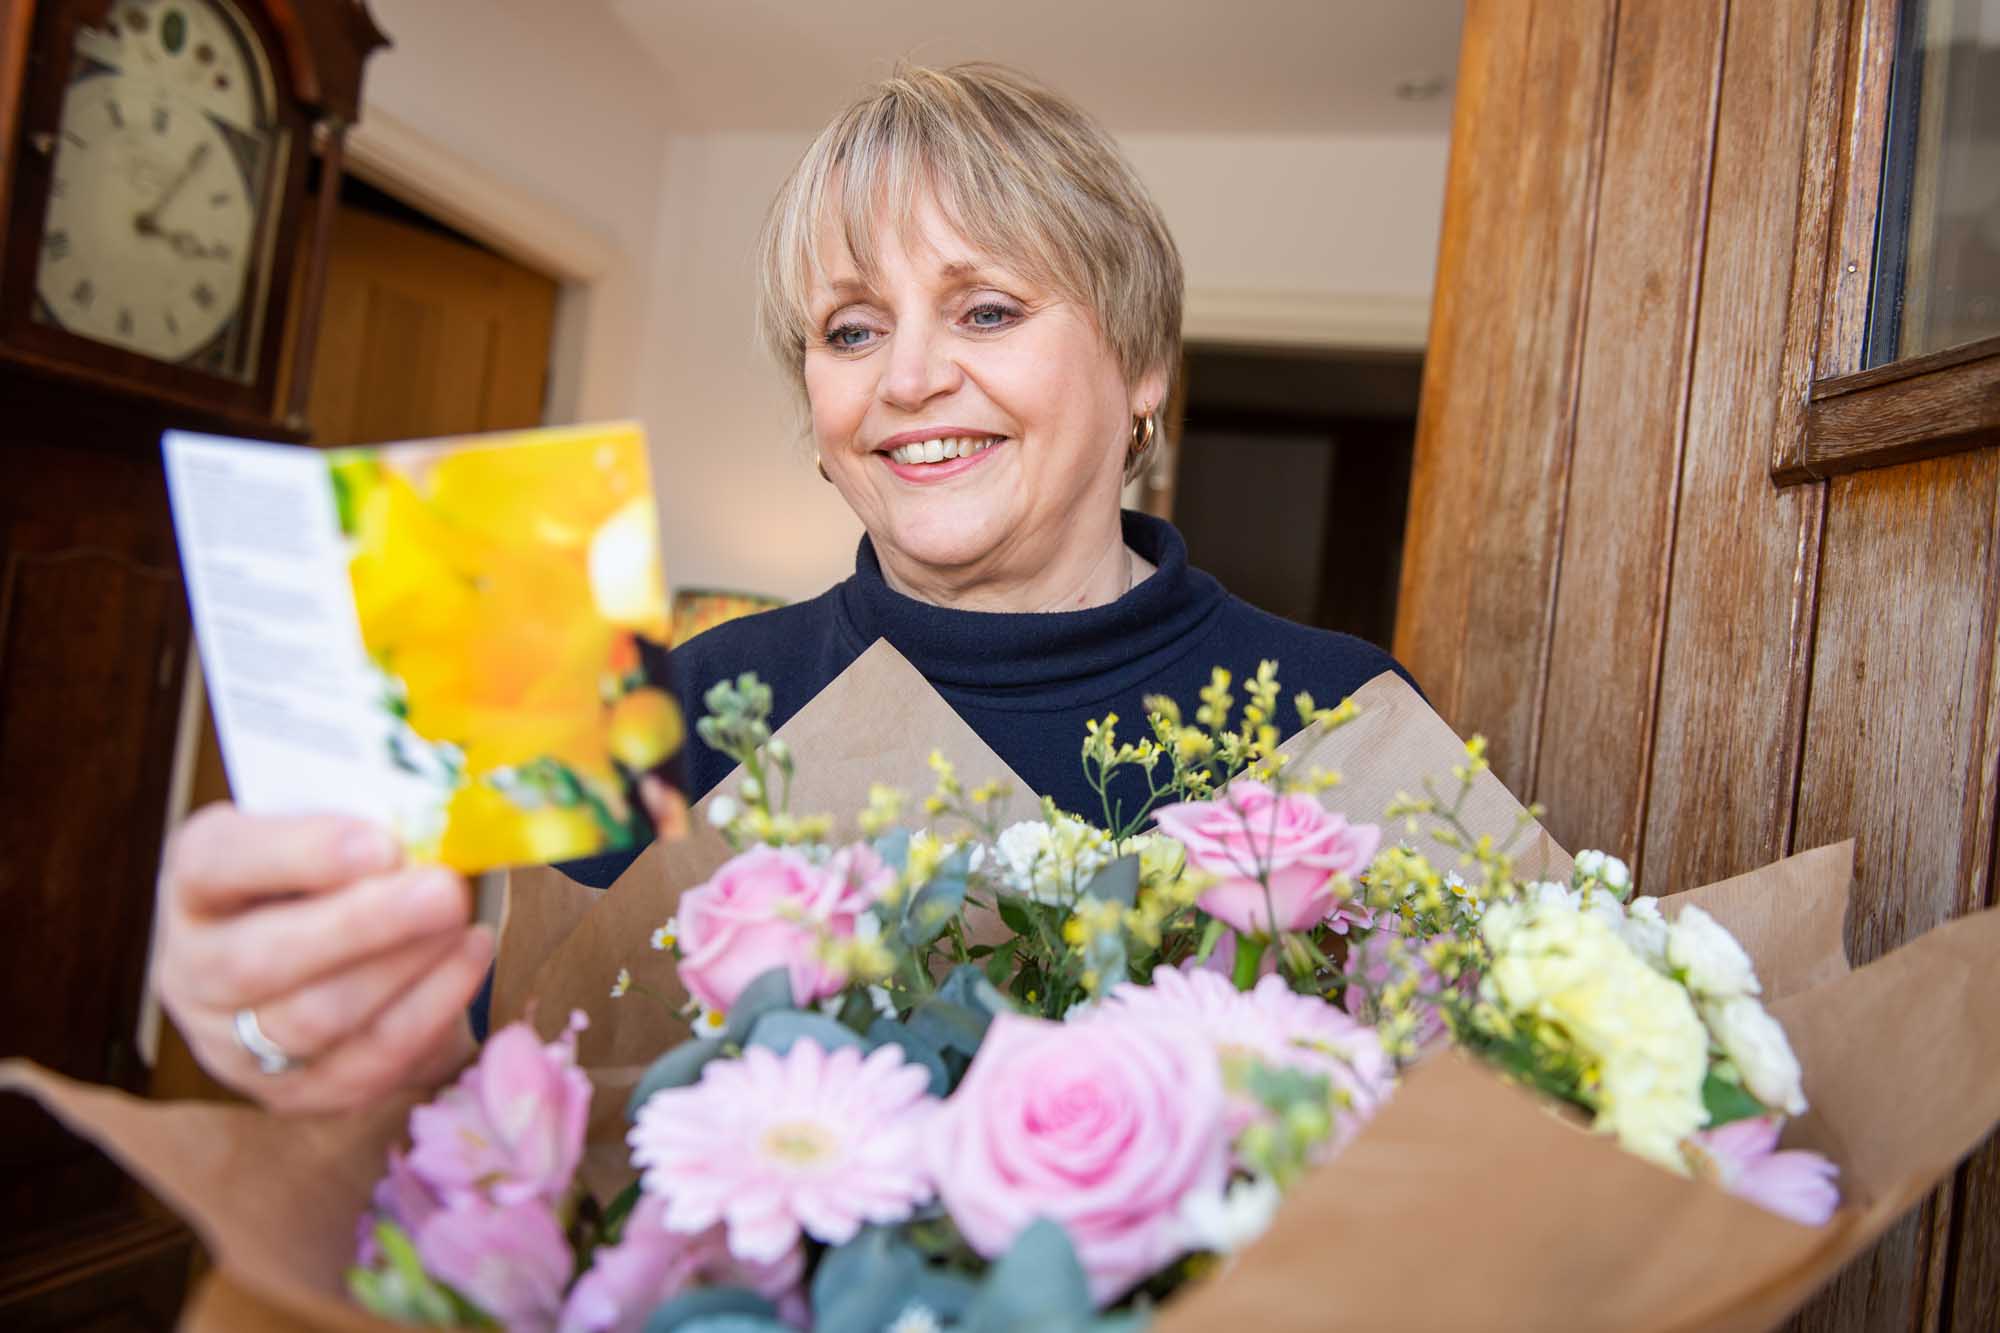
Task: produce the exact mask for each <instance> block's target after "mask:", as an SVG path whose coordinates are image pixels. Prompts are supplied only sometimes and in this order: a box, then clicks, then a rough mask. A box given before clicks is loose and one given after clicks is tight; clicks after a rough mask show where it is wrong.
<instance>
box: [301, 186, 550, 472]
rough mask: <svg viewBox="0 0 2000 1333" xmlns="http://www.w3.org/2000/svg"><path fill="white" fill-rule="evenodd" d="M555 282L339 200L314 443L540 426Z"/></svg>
mask: <svg viewBox="0 0 2000 1333" xmlns="http://www.w3.org/2000/svg"><path fill="white" fill-rule="evenodd" d="M557 290H558V287H557V284H556V281H555V279H553V278H550V277H547V276H545V275H543V274H540V273H536V272H535V271H533V270H532V269H528V268H524V267H523V266H521V265H520V264H517V263H515V262H513V261H512V260H510V259H503V258H502V257H500V256H499V255H496V254H494V253H492V252H491V251H488V250H482V249H480V248H478V247H477V246H474V245H472V244H471V243H469V242H466V241H461V240H457V239H455V238H453V237H450V236H445V235H441V234H439V233H438V232H436V231H434V230H429V229H425V228H420V227H416V226H412V225H410V224H408V223H404V222H397V221H392V220H390V219H388V218H384V217H380V216H378V215H376V214H374V213H368V212H363V211H361V210H360V209H358V208H345V207H344V208H342V209H341V210H340V211H339V213H338V215H337V217H336V221H335V224H334V231H333V239H332V242H331V244H330V246H329V247H328V260H327V288H326V305H325V308H324V312H323V313H322V315H321V316H320V331H319V347H318V351H317V354H316V355H315V357H314V361H313V373H312V396H311V398H310V399H309V400H308V407H307V412H306V415H307V418H308V420H309V421H310V422H311V425H312V435H313V440H314V441H315V442H316V443H318V444H321V445H342V444H374V443H379V442H381V441H385V440H413V439H424V438H427V437H430V436H436V435H468V434H472V433H474V432H477V431H484V430H510V429H515V428H518V427H523V426H538V425H540V424H541V423H542V419H543V411H542V408H543V399H544V397H545V394H546V391H547V386H548V371H549V336H550V334H551V332H552V330H553V329H554V327H555V313H556V294H557Z"/></svg>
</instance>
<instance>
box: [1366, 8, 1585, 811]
mask: <svg viewBox="0 0 2000 1333" xmlns="http://www.w3.org/2000/svg"><path fill="white" fill-rule="evenodd" d="M1616 8H1617V7H1616V6H1615V5H1613V4H1609V3H1592V4H1587V5H1585V4H1552V3H1541V4H1536V5H1533V6H1526V5H1522V4H1521V3H1519V0H1489V2H1487V3H1480V2H1478V0H1475V3H1473V4H1471V5H1469V6H1468V7H1467V11H1466V16H1465V29H1464V33H1465V35H1464V39H1463V47H1462V51H1461V57H1460V74H1459V98H1460V103H1459V111H1458V113H1457V115H1456V116H1455V119H1454V122H1453V125H1452V160H1451V162H1452V164H1451V176H1450V181H1449V183H1448V186H1447V204H1446V208H1447V212H1448V213H1457V212H1462V213H1463V214H1465V215H1467V216H1477V217H1480V218H1481V219H1482V220H1484V222H1485V223H1486V225H1487V227H1488V228H1489V229H1488V230H1482V231H1480V232H1479V233H1477V234H1464V233H1458V232H1455V231H1453V230H1452V229H1450V228H1447V230H1446V233H1445V240H1444V244H1443V248H1442V251H1441V253H1440V256H1439V261H1438V262H1439V270H1438V280H1437V298H1436V305H1435V308H1434V310H1433V314H1432V328H1433V330H1434V331H1435V332H1434V336H1433V338H1432V343H1431V348H1430V351H1429V354H1428V357H1427V359H1426V361H1425V365H1424V392H1423V407H1422V409H1421V414H1420V416H1419V420H1418V426H1417V430H1418V436H1419V438H1420V439H1427V440H1428V441H1429V442H1430V443H1429V445H1428V446H1427V447H1420V448H1419V449H1418V451H1417V455H1416V463H1415V468H1414V472H1413V475H1412V477H1411V483H1410V485H1411V506H1410V512H1411V515H1412V519H1413V522H1412V525H1411V529H1410V533H1409V536H1408V538H1407V539H1406V541H1405V544H1404V565H1403V582H1402V592H1401V595H1400V597H1399V600H1398V606H1399V611H1398V614H1397V621H1396V653H1397V656H1398V657H1399V658H1401V659H1402V660H1403V661H1404V662H1405V663H1407V664H1408V665H1409V667H1410V670H1411V671H1412V673H1414V674H1415V676H1416V678H1417V680H1418V681H1419V682H1420V683H1422V685H1423V687H1424V689H1425V691H1426V692H1427V693H1428V694H1429V695H1430V696H1431V698H1432V699H1433V700H1434V701H1435V702H1436V704H1437V706H1438V709H1439V711H1440V712H1441V713H1442V714H1443V715H1444V716H1445V717H1446V718H1447V719H1449V720H1450V721H1451V722H1452V723H1453V724H1454V725H1455V726H1457V727H1458V728H1459V729H1460V730H1461V731H1474V730H1477V731H1483V732H1485V733H1487V735H1488V737H1489V738H1490V739H1491V740H1492V742H1493V764H1494V770H1495V772H1496V773H1498V774H1500V775H1501V777H1502V779H1503V780H1505V781H1507V782H1508V783H1509V784H1510V785H1512V786H1514V787H1515V789H1516V790H1521V791H1525V790H1526V787H1525V781H1524V780H1525V779H1526V777H1527V776H1528V774H1529V773H1530V772H1531V770H1532V767H1533V758H1534V756H1533V745H1534V739H1535V736H1534V728H1533V722H1532V718H1531V717H1528V716H1523V715H1521V714H1519V713H1517V712H1516V710H1515V709H1514V708H1513V704H1514V702H1515V701H1516V700H1517V699H1518V698H1519V697H1521V696H1522V694H1523V693H1524V692H1528V693H1538V692H1539V684H1540V673H1541V667H1542V663H1543V654H1544V652H1545V650H1546V647H1547V638H1548V633H1547V631H1548V606H1547V603H1546V600H1545V598H1544V597H1543V593H1544V592H1545V590H1546V589H1547V588H1548V586H1549V581H1550V579H1551V577H1552V576H1553V573H1554V564H1555V557H1556V540H1557V539H1556V531H1557V523H1558V519H1559V515H1560V511H1561V501H1562V473H1563V467H1564V465H1565V455H1566V453H1567V450H1568V446H1569V426H1570V420H1571V408H1572V405H1573V399H1574V396H1575V363H1576V350H1577V347H1578V343H1579V340H1580V337H1581V329H1580V323H1581V316H1582V311H1583V289H1584V278H1585V273H1586V271H1587V267H1588V264H1587V254H1588V249H1589V238H1590V231H1591V212H1592V207H1593V204H1594V200H1595V198H1596V190H1595V188H1594V181H1595V178H1596V172H1597V161H1598V151H1597V147H1598V136H1597V134H1596V133H1594V132H1593V128H1592V127H1595V126H1597V125H1599V124H1601V123H1602V119H1603V115H1604V85H1605V74H1606V69H1607V67H1608V63H1609V53H1610V49H1611V26H1612V20H1613V17H1614V15H1615V13H1616ZM1529 9H1532V10H1533V12H1534V14H1535V15H1536V16H1538V17H1539V16H1542V15H1547V16H1548V21H1531V20H1530V19H1529V18H1528V17H1526V16H1525V11H1527V10H1529ZM1496 345H1505V346H1507V347H1508V348H1509V349H1510V350H1509V354H1508V355H1506V356H1496V355H1493V348H1494V347H1495V346H1496ZM1495 421H1506V422H1507V423H1508V428H1507V430H1506V431H1505V432H1496V431H1494V430H1493V429H1492V426H1493V423H1494V422H1495ZM1475 571H1477V577H1475ZM1468 661H1473V662H1477V663H1478V664H1479V665H1478V669H1477V670H1472V669H1468V668H1467V665H1466V664H1467V662H1468Z"/></svg>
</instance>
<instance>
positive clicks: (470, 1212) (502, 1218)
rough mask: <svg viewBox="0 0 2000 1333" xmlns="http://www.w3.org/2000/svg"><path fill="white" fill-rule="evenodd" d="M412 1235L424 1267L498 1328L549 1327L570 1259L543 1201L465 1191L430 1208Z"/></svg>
mask: <svg viewBox="0 0 2000 1333" xmlns="http://www.w3.org/2000/svg"><path fill="white" fill-rule="evenodd" d="M415 1240H416V1245H417V1258H418V1259H420V1260H422V1262H423V1265H424V1271H425V1272H426V1273H429V1274H430V1275H431V1276H432V1277H434V1278H436V1279H437V1280H438V1281H440V1282H443V1283H445V1284H446V1285H448V1286H450V1287H452V1288H454V1289H455V1290H456V1291H457V1292H458V1293H459V1294H460V1295H462V1296H464V1297H465V1298H466V1299H467V1300H469V1301H471V1302H472V1303H473V1304H474V1305H476V1306H478V1307H479V1308H480V1309H481V1310H484V1311H485V1312H486V1313H487V1314H489V1315H491V1316H493V1318H494V1319H496V1320H498V1321H499V1323H500V1325H501V1327H503V1328H506V1329H509V1330H512V1331H513V1333H522V1331H523V1330H526V1331H527V1333H545V1331H546V1330H550V1329H553V1328H554V1327H555V1323H556V1315H557V1312H558V1311H560V1310H561V1309H562V1302H563V1287H564V1286H565V1285H567V1284H568V1282H569V1275H570V1270H571V1269H572V1268H573V1267H574V1265H575V1259H574V1257H573V1256H572V1255H571V1253H570V1248H569V1241H568V1239H566V1238H565V1237H564V1236H563V1232H562V1228H561V1227H560V1226H558V1225H557V1224H556V1218H555V1214H554V1213H553V1212H552V1211H550V1209H549V1205H548V1204H547V1203H545V1202H543V1201H542V1200H540V1199H537V1200H535V1201H534V1202H532V1203H517V1204H507V1205H496V1204H492V1203H488V1202H487V1201H486V1200H485V1199H483V1198H481V1197H479V1196H478V1195H467V1196H465V1197H463V1198H460V1199H458V1200H456V1201H454V1202H453V1203H452V1204H451V1206H449V1207H447V1208H441V1209H439V1210H438V1211H437V1212H435V1213H433V1214H431V1216H430V1218H429V1220H428V1221H426V1222H425V1223H424V1224H423V1226H422V1227H421V1228H419V1229H418V1231H417V1234H416V1237H415Z"/></svg>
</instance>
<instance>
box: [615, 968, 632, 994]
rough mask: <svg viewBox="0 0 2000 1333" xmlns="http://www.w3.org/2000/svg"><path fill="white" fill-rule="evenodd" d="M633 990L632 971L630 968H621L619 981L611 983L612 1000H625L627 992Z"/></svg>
mask: <svg viewBox="0 0 2000 1333" xmlns="http://www.w3.org/2000/svg"><path fill="white" fill-rule="evenodd" d="M631 989H632V969H631V968H629V967H621V968H619V969H618V979H617V980H616V981H613V982H612V983H611V998H612V999H614V1000H622V999H624V998H625V992H627V991H629V990H631Z"/></svg>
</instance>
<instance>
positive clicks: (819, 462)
mask: <svg viewBox="0 0 2000 1333" xmlns="http://www.w3.org/2000/svg"><path fill="white" fill-rule="evenodd" d="M813 466H814V467H816V468H818V469H819V479H820V480H821V481H823V482H825V483H826V484H827V485H829V486H831V485H833V478H832V477H829V476H827V475H826V460H825V459H823V458H821V457H820V456H819V455H818V454H817V453H815V454H813Z"/></svg>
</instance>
